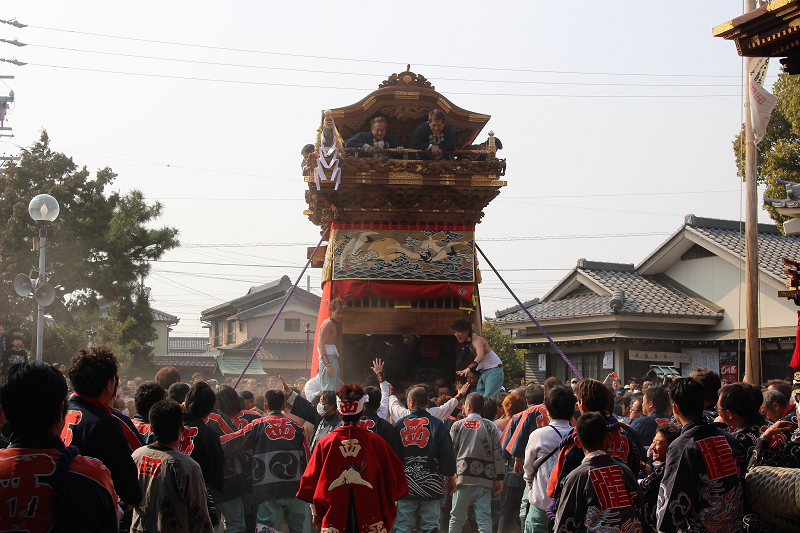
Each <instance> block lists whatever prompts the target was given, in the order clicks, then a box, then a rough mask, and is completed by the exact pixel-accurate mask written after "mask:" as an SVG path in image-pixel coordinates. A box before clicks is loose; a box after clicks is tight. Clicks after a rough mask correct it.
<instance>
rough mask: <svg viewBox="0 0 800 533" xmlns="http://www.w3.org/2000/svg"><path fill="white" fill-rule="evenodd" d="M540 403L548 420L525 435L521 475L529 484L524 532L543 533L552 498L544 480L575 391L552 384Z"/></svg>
mask: <svg viewBox="0 0 800 533" xmlns="http://www.w3.org/2000/svg"><path fill="white" fill-rule="evenodd" d="M544 405H545V408H546V410H547V415H546V417H545V421H547V420H549V423H547V425H545V426H544V427H540V428H538V429H536V430H535V431H534V432H533V433H531V435H530V438H528V439H526V441H527V446H526V447H525V460H524V468H525V476H524V479H525V482H526V483H527V484H528V487H529V490H528V504H529V505H528V510H527V513H526V516H525V532H526V533H547V530H548V527H549V523H550V519H549V518H548V517H547V514H546V513H545V510H546V509H547V506H548V505H550V502H551V501H552V499H551V498H550V496H548V495H547V482H548V480H549V479H550V472H551V470H552V469H553V465H554V464H555V462H556V459H557V456H556V453H557V451H558V444H559V443H560V442H561V439H563V438H564V437H566V436H567V435H569V434H570V432H571V431H572V415H573V412H574V411H575V394H573V392H572V388H571V387H570V388H567V387H564V386H556V387H553V388H551V389H550V390H549V391H547V396H545V399H544Z"/></svg>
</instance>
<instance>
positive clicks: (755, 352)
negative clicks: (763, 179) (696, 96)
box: [742, 0, 761, 385]
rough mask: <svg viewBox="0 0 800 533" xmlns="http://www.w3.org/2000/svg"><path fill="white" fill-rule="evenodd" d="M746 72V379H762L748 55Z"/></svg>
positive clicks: (750, 0) (752, 1)
mask: <svg viewBox="0 0 800 533" xmlns="http://www.w3.org/2000/svg"><path fill="white" fill-rule="evenodd" d="M755 3H756V2H755V0H747V2H746V4H745V5H746V12H750V11H752V10H754V9H755V8H756V6H755ZM745 65H746V66H747V68H746V69H745V70H746V72H747V87H746V88H745V90H746V91H747V92H746V95H747V99H746V102H747V103H746V107H745V123H744V124H745V126H744V127H745V188H746V200H745V210H746V211H745V212H746V215H745V314H746V328H747V329H746V334H745V342H746V345H745V360H744V361H745V362H744V378H743V379H742V381H744V382H745V383H752V384H754V385H758V384H759V383H761V354H760V342H759V340H758V188H757V183H756V182H757V169H756V164H757V161H758V148H757V147H756V141H755V137H754V135H753V124H752V119H751V114H750V81H751V79H750V65H749V63H748V62H747V60H746V59H745Z"/></svg>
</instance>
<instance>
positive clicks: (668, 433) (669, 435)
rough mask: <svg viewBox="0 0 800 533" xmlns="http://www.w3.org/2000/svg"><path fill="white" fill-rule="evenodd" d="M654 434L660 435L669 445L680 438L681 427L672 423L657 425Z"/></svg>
mask: <svg viewBox="0 0 800 533" xmlns="http://www.w3.org/2000/svg"><path fill="white" fill-rule="evenodd" d="M656 432H657V433H661V435H662V436H663V437H664V438H665V439H667V442H670V443H671V442H672V441H674V440H675V439H677V438H678V437H679V436H680V434H681V427H680V426H679V425H678V424H672V423H667V424H659V425H658V428H657V429H656Z"/></svg>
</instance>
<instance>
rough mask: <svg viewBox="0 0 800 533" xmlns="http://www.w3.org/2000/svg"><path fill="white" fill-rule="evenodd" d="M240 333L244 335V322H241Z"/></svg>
mask: <svg viewBox="0 0 800 533" xmlns="http://www.w3.org/2000/svg"><path fill="white" fill-rule="evenodd" d="M239 333H244V322H239Z"/></svg>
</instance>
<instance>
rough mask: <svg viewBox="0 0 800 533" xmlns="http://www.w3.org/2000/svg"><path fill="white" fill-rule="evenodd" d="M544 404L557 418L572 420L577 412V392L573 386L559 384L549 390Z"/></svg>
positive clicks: (552, 415) (551, 416) (554, 417)
mask: <svg viewBox="0 0 800 533" xmlns="http://www.w3.org/2000/svg"><path fill="white" fill-rule="evenodd" d="M544 406H545V407H547V412H548V413H550V418H553V419H555V420H570V419H572V415H573V414H574V413H575V394H574V393H573V392H572V387H565V386H563V385H558V386H556V387H553V388H552V389H550V390H549V391H547V396H545V398H544Z"/></svg>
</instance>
